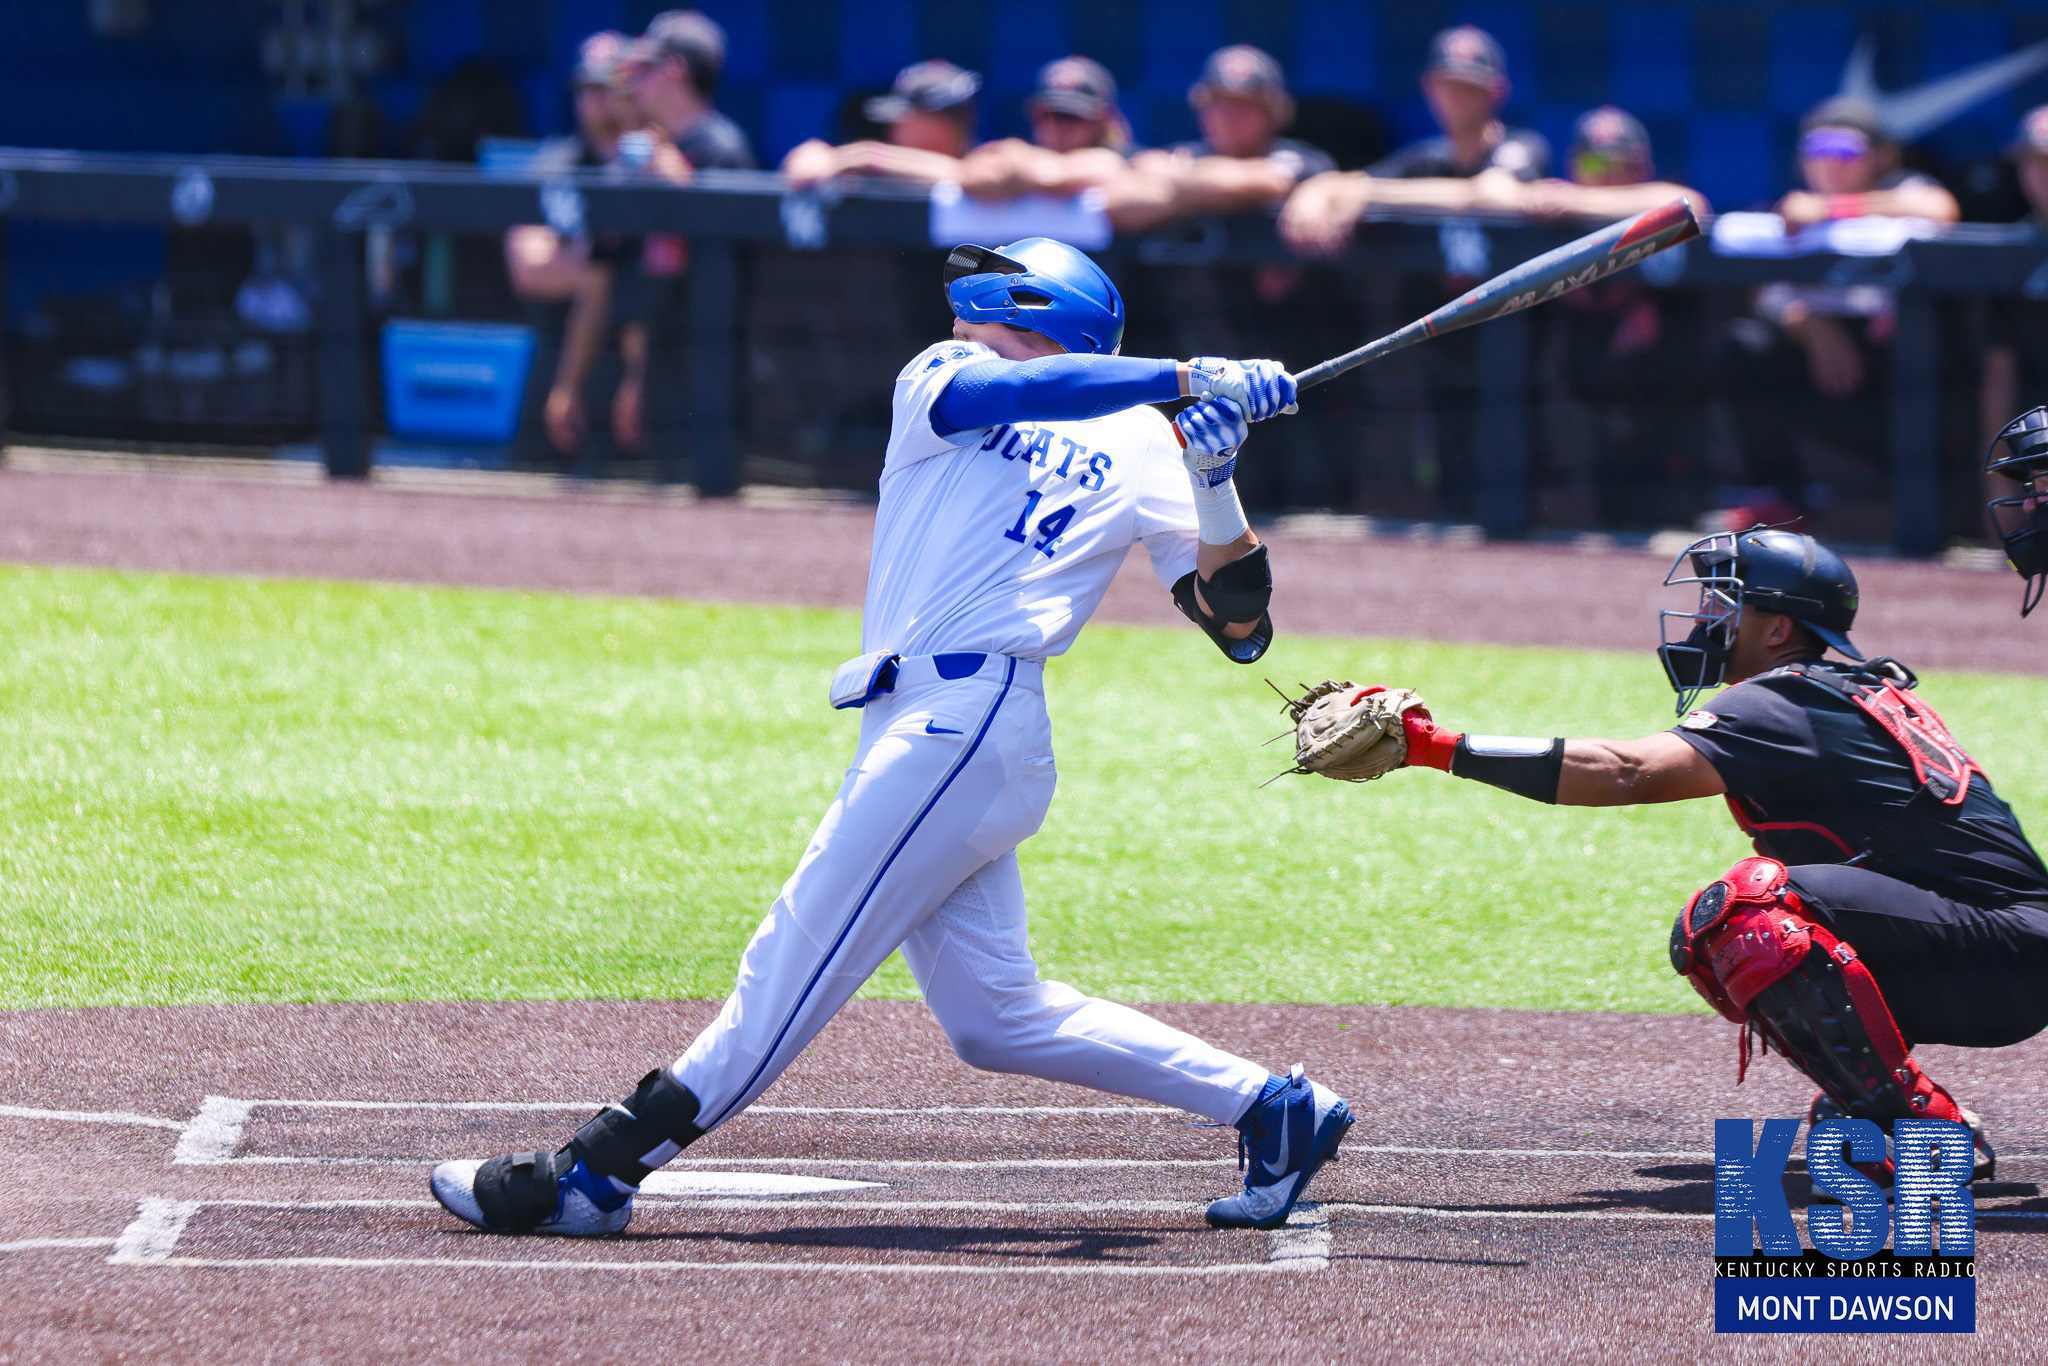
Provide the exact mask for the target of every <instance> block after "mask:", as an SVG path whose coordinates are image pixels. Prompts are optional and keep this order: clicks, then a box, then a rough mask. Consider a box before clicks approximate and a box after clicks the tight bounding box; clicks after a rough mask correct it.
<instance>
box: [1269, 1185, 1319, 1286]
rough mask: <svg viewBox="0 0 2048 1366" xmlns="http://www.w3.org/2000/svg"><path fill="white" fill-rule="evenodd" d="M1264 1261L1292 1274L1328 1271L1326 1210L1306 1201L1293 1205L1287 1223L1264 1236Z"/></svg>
mask: <svg viewBox="0 0 2048 1366" xmlns="http://www.w3.org/2000/svg"><path fill="white" fill-rule="evenodd" d="M1266 1262H1267V1264H1268V1265H1270V1266H1286V1267H1288V1268H1289V1269H1291V1270H1294V1271H1328V1270H1329V1269H1330V1214H1329V1211H1328V1210H1327V1209H1325V1208H1324V1207H1323V1206H1322V1205H1320V1204H1316V1203H1314V1202H1311V1201H1307V1200H1304V1201H1302V1202H1301V1203H1300V1204H1298V1205H1296V1206H1295V1207H1294V1211H1293V1213H1291V1214H1289V1215H1288V1216H1287V1222H1286V1223H1284V1224H1282V1225H1281V1226H1280V1227H1279V1228H1276V1229H1274V1230H1272V1231H1271V1232H1270V1233H1268V1234H1267V1235H1266Z"/></svg>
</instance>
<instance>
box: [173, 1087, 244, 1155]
mask: <svg viewBox="0 0 2048 1366" xmlns="http://www.w3.org/2000/svg"><path fill="white" fill-rule="evenodd" d="M255 1108H256V1107H255V1104H254V1103H253V1102H251V1101H246V1100H235V1099H233V1098H231V1097H228V1096H208V1097H206V1098H205V1099H204V1100H202V1101H200V1102H199V1113H198V1114H196V1115H194V1116H192V1122H191V1123H190V1124H187V1125H186V1126H185V1132H184V1133H182V1134H180V1135H178V1146H177V1149H176V1151H174V1152H173V1153H172V1154H171V1161H173V1162H175V1163H177V1164H179V1165H180V1166H202V1167H210V1166H217V1165H219V1164H220V1163H223V1162H232V1161H233V1160H234V1158H235V1152H236V1150H237V1149H238V1148H240V1147H241V1146H242V1130H243V1128H245V1127H246V1126H247V1125H248V1123H249V1116H250V1115H251V1114H252V1113H253V1112H254V1110H255Z"/></svg>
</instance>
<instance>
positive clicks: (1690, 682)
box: [1657, 526, 1864, 716]
mask: <svg viewBox="0 0 2048 1366" xmlns="http://www.w3.org/2000/svg"><path fill="white" fill-rule="evenodd" d="M1688 570H1689V571H1690V572H1687V571H1688ZM1664 585H1665V587H1667V588H1673V587H1683V586H1686V585H1697V586H1698V588H1699V593H1700V596H1699V605H1698V606H1697V608H1696V609H1695V610H1693V611H1690V612H1674V611H1671V610H1669V609H1668V608H1667V609H1666V610H1664V611H1661V612H1659V613H1658V614H1657V624H1658V633H1659V643H1658V646H1657V657H1658V659H1659V660H1660V661H1661V662H1662V663H1663V665H1664V674H1665V677H1667V678H1668V679H1670V680H1671V687H1672V690H1673V691H1674V692H1676V693H1677V694H1678V714H1679V715H1680V716H1683V715H1685V713H1686V712H1688V711H1690V710H1691V709H1692V705H1693V703H1694V702H1695V701H1697V700H1698V699H1699V695H1700V694H1701V693H1703V692H1705V691H1707V690H1708V689H1709V688H1717V687H1719V686H1720V685H1721V682H1722V680H1723V679H1724V678H1725V677H1726V676H1727V672H1728V651H1729V649H1730V647H1732V646H1733V645H1734V643H1735V636H1736V633H1737V632H1738V631H1740V630H1741V629H1742V615H1743V611H1744V609H1745V608H1747V607H1755V608H1756V609H1757V610H1758V611H1763V612H1781V613H1783V614H1784V615H1786V616H1788V617H1791V618H1792V619H1793V620H1794V621H1796V622H1798V623H1799V624H1800V625H1801V626H1804V627H1805V628H1806V629H1807V630H1809V631H1811V632H1812V633H1813V635H1814V637H1815V638H1816V639H1817V640H1819V641H1820V642H1821V644H1822V645H1824V646H1827V647H1829V648H1832V649H1835V650H1838V651H1840V652H1841V653H1842V654H1845V655H1847V656H1848V657H1849V658H1851V659H1854V660H1858V661H1861V660H1862V659H1863V657H1864V656H1863V652H1862V651H1861V650H1859V649H1857V648H1856V646H1855V644H1854V643H1853V642H1852V641H1850V639H1849V627H1850V626H1851V625H1852V624H1854V622H1855V620H1856V607H1857V595H1856V576H1855V575H1854V574H1852V573H1851V572H1850V571H1849V566H1848V565H1846V564H1844V563H1843V562H1842V559H1841V557H1840V556H1838V555H1836V554H1835V553H1834V552H1833V551H1831V550H1829V549H1828V548H1827V547H1826V546H1824V545H1822V544H1821V543H1820V542H1818V541H1816V540H1814V539H1813V537H1811V536H1807V535H1803V534H1801V533H1799V532H1795V531H1787V530H1784V529H1783V528H1780V527H1769V526H1754V527H1751V528H1750V529H1749V530H1747V531H1740V532H1735V531H1718V532H1715V533H1714V534H1712V535H1710V536H1702V537H1700V538H1699V539H1698V540H1696V541H1694V542H1693V543H1692V544H1691V545H1689V546H1687V547H1686V548H1685V549H1684V550H1682V551H1680V552H1679V554H1678V558H1677V559H1675V560H1673V561H1672V563H1671V572H1670V573H1668V574H1666V575H1665V576H1664Z"/></svg>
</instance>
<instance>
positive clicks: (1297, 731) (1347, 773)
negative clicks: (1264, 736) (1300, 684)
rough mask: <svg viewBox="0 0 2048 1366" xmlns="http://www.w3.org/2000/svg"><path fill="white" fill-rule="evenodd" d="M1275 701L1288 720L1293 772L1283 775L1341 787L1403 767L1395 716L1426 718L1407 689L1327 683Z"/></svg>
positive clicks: (1404, 735) (1401, 731)
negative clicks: (1317, 777)
mask: <svg viewBox="0 0 2048 1366" xmlns="http://www.w3.org/2000/svg"><path fill="white" fill-rule="evenodd" d="M1276 691H1277V689H1276ZM1281 696H1282V697H1283V698H1285V699H1286V702H1287V714H1288V715H1289V716H1291V717H1293V718H1294V767H1293V768H1292V769H1290V770H1288V771H1289V772H1291V773H1320V774H1322V775H1323V776H1324V777H1325V778H1340V779H1342V780H1343V781H1345V782H1347V783H1363V782H1370V781H1371V780H1372V779H1374V778H1378V777H1381V776H1382V775H1384V774H1388V773H1391V772H1393V771H1394V770H1395V769H1397V768H1399V767H1401V766H1402V765H1403V764H1405V763H1407V762H1408V732H1407V728H1406V727H1404V726H1403V725H1402V724H1401V717H1402V716H1403V715H1404V714H1405V713H1407V712H1411V711H1416V710H1418V709H1419V710H1421V711H1422V713H1423V714H1424V715H1425V716H1427V715H1428V714H1429V712H1428V704H1427V703H1425V702H1424V701H1423V700H1422V697H1421V696H1420V694H1418V693H1415V692H1413V691H1411V690H1409V689H1407V688H1385V687H1380V686H1378V685H1373V686H1371V687H1363V686H1361V685H1359V684H1357V683H1338V682H1335V681H1329V682H1323V683H1318V684H1317V685H1316V686H1315V687H1313V688H1310V689H1308V690H1307V691H1306V692H1304V693H1303V694H1302V695H1301V696H1299V697H1287V696H1286V694H1285V693H1282V694H1281Z"/></svg>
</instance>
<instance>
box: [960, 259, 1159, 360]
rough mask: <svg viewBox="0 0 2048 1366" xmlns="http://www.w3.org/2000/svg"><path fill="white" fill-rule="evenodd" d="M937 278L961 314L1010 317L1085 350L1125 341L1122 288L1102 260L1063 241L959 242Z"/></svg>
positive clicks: (1109, 350)
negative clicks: (987, 244)
mask: <svg viewBox="0 0 2048 1366" xmlns="http://www.w3.org/2000/svg"><path fill="white" fill-rule="evenodd" d="M939 278H940V282H941V283H942V284H943V285H944V286H945V290H946V302H947V304H948V305H949V306H950V307H951V308H952V310H953V315H954V316H955V317H957V318H959V319H961V320H962V321H963V322H970V323H991V322H992V323H1006V324H1008V325H1009V326H1011V327H1018V328H1022V329H1024V330H1025V331H1027V332H1036V333H1038V334H1039V335H1041V336H1044V337H1050V338H1051V339H1052V340H1053V341H1056V342H1058V343H1059V344H1060V345H1061V346H1063V347H1065V348H1066V349H1067V350H1068V351H1070V352H1074V353H1077V354H1082V355H1096V356H1113V355H1115V354H1116V353H1117V351H1118V350H1119V349H1120V348H1121V346H1122V344H1123V338H1124V300H1123V296H1122V295H1121V294H1119V293H1118V292H1117V288H1116V285H1115V284H1113V283H1112V282H1111V281H1110V278H1109V276H1107V275H1105V274H1104V273H1103V271H1102V267H1100V266H1098V265H1096V264H1095V263H1094V262H1093V261H1091V260H1089V259H1088V257H1087V255H1086V254H1084V253H1083V252H1080V251H1077V250H1076V249H1075V248H1073V247H1070V246H1068V245H1067V244H1066V243H1064V242H1057V241H1054V240H1053V239H1052V238H1050V237H1026V238H1023V239H1022V240H1020V241H1016V242H1012V243H1009V244H1008V245H1006V246H1000V247H993V248H991V247H980V246H974V245H972V244H967V245H962V246H957V247H955V248H953V250H952V252H951V253H950V254H949V255H948V256H947V257H946V265H945V268H944V270H943V271H941V272H940V277H939Z"/></svg>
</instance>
